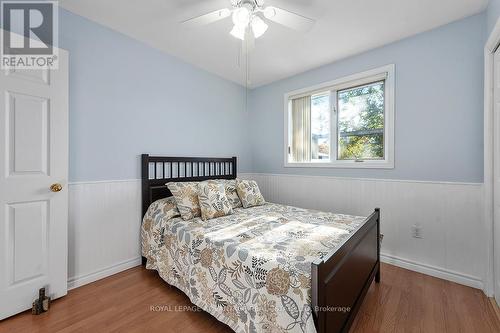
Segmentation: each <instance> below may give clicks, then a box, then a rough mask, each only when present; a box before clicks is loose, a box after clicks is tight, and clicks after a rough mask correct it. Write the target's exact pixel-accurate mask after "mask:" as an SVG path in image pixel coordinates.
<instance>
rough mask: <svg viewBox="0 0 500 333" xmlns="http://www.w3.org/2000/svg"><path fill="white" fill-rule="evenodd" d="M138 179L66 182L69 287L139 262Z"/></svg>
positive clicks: (139, 186) (139, 212) (139, 185)
mask: <svg viewBox="0 0 500 333" xmlns="http://www.w3.org/2000/svg"><path fill="white" fill-rule="evenodd" d="M140 225H141V182H140V181H139V180H125V181H104V182H82V183H71V184H69V228H68V232H69V237H68V265H69V267H68V277H69V279H68V289H72V288H76V287H79V286H81V285H84V284H87V283H90V282H93V281H96V280H98V279H102V278H104V277H106V276H109V275H112V274H115V273H118V272H120V271H123V270H125V269H128V268H131V267H134V266H137V265H140V263H141V256H140Z"/></svg>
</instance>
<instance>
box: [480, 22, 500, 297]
mask: <svg viewBox="0 0 500 333" xmlns="http://www.w3.org/2000/svg"><path fill="white" fill-rule="evenodd" d="M499 45H500V18H499V19H498V20H497V22H496V24H495V27H494V28H493V30H492V31H491V33H490V35H489V37H488V40H487V41H486V45H485V47H484V187H483V190H484V193H483V197H484V216H483V220H484V224H485V231H486V236H487V238H486V246H487V251H486V261H487V265H486V271H485V281H484V293H485V294H486V296H488V297H492V296H494V293H495V283H496V281H495V279H496V278H497V279H498V278H500V277H495V265H494V260H495V257H498V258H499V259H500V253H499V254H497V255H495V248H494V230H493V226H494V215H493V213H494V204H493V200H494V199H493V190H494V186H493V181H494V179H493V177H494V174H493V172H494V169H493V167H494V166H493V160H494V144H493V135H494V118H493V115H494V94H493V92H494V78H495V75H494V70H495V68H494V55H495V51H496V50H497V48H498V47H499ZM497 241H498V242H500V240H497ZM499 296H500V295H497V298H498V297H499Z"/></svg>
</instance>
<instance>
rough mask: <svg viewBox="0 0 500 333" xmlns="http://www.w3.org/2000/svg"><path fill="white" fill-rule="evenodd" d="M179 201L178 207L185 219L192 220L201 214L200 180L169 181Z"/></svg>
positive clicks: (173, 193) (169, 186)
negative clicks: (199, 198) (199, 200)
mask: <svg viewBox="0 0 500 333" xmlns="http://www.w3.org/2000/svg"><path fill="white" fill-rule="evenodd" d="M167 187H168V189H169V190H170V192H172V195H173V196H174V198H175V202H176V203H177V209H179V212H180V213H181V217H182V219H183V220H190V219H192V218H195V217H198V216H200V215H201V210H200V204H199V202H198V182H177V183H175V182H172V183H167Z"/></svg>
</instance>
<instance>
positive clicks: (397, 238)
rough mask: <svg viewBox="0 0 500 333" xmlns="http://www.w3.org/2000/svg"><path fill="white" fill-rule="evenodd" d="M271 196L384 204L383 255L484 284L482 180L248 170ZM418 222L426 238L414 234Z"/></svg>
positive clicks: (345, 204)
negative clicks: (364, 176)
mask: <svg viewBox="0 0 500 333" xmlns="http://www.w3.org/2000/svg"><path fill="white" fill-rule="evenodd" d="M241 177H242V178H243V177H244V178H249V179H255V180H256V181H257V182H258V184H259V187H260V188H261V191H262V193H263V194H264V196H265V198H266V200H268V201H271V202H277V203H282V204H289V205H294V206H298V207H304V208H313V209H320V210H326V211H333V212H337V213H346V214H353V215H362V216H366V215H368V214H370V213H371V212H372V210H373V209H374V208H375V207H380V208H381V232H382V233H383V234H384V240H383V244H382V253H381V257H382V261H385V262H387V263H391V264H394V265H397V266H401V267H403V268H407V269H411V270H414V271H417V272H421V273H424V274H429V275H433V276H436V277H439V278H443V279H447V280H451V281H454V282H458V283H461V284H464V285H468V286H471V287H475V288H478V289H483V287H484V286H483V281H484V276H485V274H486V270H487V244H486V241H485V240H486V235H485V230H486V228H485V225H484V220H483V206H482V195H483V194H482V184H464V183H443V182H418V181H400V180H382V179H352V178H335V177H316V176H295V175H283V174H281V175H273V174H245V175H241ZM414 224H417V225H420V226H422V228H423V229H422V230H423V238H422V239H416V238H413V237H412V234H411V230H412V226H413V225H414Z"/></svg>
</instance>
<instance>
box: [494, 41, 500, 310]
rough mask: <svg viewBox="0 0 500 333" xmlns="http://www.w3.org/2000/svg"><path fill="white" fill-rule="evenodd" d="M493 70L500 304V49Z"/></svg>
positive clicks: (496, 286)
mask: <svg viewBox="0 0 500 333" xmlns="http://www.w3.org/2000/svg"><path fill="white" fill-rule="evenodd" d="M493 68H494V74H493V82H494V83H493V105H494V107H493V124H494V125H493V133H494V134H493V221H494V222H493V263H494V267H493V269H494V276H495V277H494V293H495V299H496V301H497V304H500V48H499V49H497V51H496V52H495V57H494V64H493Z"/></svg>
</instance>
